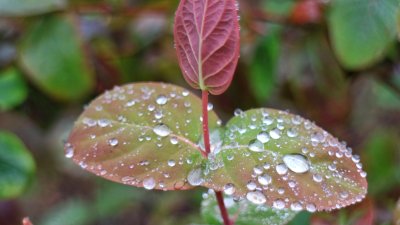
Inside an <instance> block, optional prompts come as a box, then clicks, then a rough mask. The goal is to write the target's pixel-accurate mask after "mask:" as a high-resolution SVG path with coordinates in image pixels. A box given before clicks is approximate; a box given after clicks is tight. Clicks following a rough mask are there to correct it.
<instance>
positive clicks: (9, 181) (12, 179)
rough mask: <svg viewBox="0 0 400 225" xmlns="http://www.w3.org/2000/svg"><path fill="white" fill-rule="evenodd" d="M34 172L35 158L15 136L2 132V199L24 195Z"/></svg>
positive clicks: (0, 161)
mask: <svg viewBox="0 0 400 225" xmlns="http://www.w3.org/2000/svg"><path fill="white" fill-rule="evenodd" d="M34 171H35V164H34V161H33V158H32V156H31V154H30V153H29V151H28V150H27V149H26V148H25V146H24V144H23V143H22V142H21V141H20V140H19V139H18V137H16V136H15V135H14V134H12V133H8V132H5V131H1V130H0V199H10V198H15V197H17V196H19V195H20V194H22V193H23V192H24V191H25V189H26V188H27V186H28V184H29V183H30V181H31V179H32V176H33V174H34Z"/></svg>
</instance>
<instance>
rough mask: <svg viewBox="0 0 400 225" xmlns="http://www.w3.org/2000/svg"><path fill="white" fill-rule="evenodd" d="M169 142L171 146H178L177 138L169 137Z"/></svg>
mask: <svg viewBox="0 0 400 225" xmlns="http://www.w3.org/2000/svg"><path fill="white" fill-rule="evenodd" d="M170 142H171V144H173V145H176V144H178V138H177V137H171V139H170Z"/></svg>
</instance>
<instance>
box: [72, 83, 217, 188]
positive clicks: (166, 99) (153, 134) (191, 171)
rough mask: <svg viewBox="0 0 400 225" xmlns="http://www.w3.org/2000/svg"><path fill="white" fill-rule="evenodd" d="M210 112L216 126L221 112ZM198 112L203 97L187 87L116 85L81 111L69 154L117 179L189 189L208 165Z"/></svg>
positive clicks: (81, 164)
mask: <svg viewBox="0 0 400 225" xmlns="http://www.w3.org/2000/svg"><path fill="white" fill-rule="evenodd" d="M209 116H210V117H209V122H210V127H212V128H216V127H217V120H218V117H217V116H216V114H215V113H213V112H211V113H210V115H209ZM200 117H201V101H200V99H199V98H198V97H196V96H195V95H193V94H192V93H190V92H189V91H187V90H185V89H183V88H180V87H177V86H174V85H169V84H160V83H136V84H132V85H126V86H123V87H116V88H115V89H114V90H112V91H108V92H106V93H105V94H103V95H102V96H100V97H99V98H97V99H96V100H94V101H93V102H92V103H91V104H90V105H89V106H88V107H87V108H86V110H85V112H84V113H83V114H82V115H81V116H80V118H79V119H78V121H77V122H76V124H75V127H74V129H73V131H72V132H71V135H70V137H69V140H68V144H67V145H66V157H68V158H73V160H74V161H75V162H76V163H77V164H79V165H80V166H81V167H82V168H84V169H86V170H89V171H91V172H93V173H95V174H97V175H99V176H102V177H104V178H107V179H109V180H112V181H115V182H119V183H124V184H128V185H133V186H138V187H145V188H146V189H161V190H175V189H189V188H192V186H193V185H199V183H198V182H200V180H198V179H197V180H196V176H199V172H201V168H202V166H203V164H204V158H203V156H202V153H201V148H200V147H199V146H198V145H197V144H198V142H199V141H200V139H201V135H202V127H201V121H200ZM197 178H198V177H197ZM191 184H192V185H191Z"/></svg>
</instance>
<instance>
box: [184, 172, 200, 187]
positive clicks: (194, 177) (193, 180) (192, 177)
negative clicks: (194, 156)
mask: <svg viewBox="0 0 400 225" xmlns="http://www.w3.org/2000/svg"><path fill="white" fill-rule="evenodd" d="M187 180H188V182H189V184H190V185H192V186H199V185H201V184H202V183H203V171H202V170H201V168H198V169H194V170H192V171H190V172H189V174H188V177H187Z"/></svg>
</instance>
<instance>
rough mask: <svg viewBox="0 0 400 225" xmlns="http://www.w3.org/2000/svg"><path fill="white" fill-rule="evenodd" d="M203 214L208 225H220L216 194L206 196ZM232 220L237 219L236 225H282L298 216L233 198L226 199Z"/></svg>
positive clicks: (288, 211) (202, 205)
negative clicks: (236, 200)
mask: <svg viewBox="0 0 400 225" xmlns="http://www.w3.org/2000/svg"><path fill="white" fill-rule="evenodd" d="M203 196H204V199H203V202H202V204H201V214H202V217H203V219H204V221H205V222H206V223H207V224H208V225H220V224H223V223H222V218H221V216H220V211H219V208H218V204H217V201H216V199H215V195H214V192H213V191H211V192H209V193H208V194H204V195H203ZM224 202H225V206H226V207H227V210H228V213H229V215H230V218H235V219H236V220H235V225H248V224H262V225H281V224H286V223H287V222H289V221H290V220H291V219H293V217H294V216H295V215H296V212H293V211H290V210H286V209H284V210H277V209H274V208H269V207H268V206H264V205H255V204H252V203H251V202H249V201H247V200H241V201H239V202H235V201H234V199H233V197H229V196H227V197H224Z"/></svg>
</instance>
